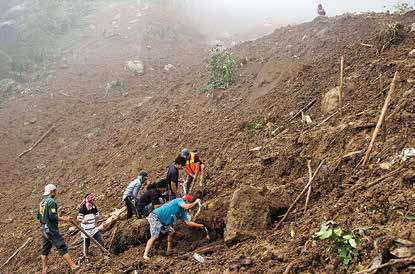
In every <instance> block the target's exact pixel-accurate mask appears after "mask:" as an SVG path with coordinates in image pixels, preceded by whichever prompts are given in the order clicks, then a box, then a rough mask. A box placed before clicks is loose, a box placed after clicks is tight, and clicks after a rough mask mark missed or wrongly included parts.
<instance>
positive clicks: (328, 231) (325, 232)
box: [320, 229, 333, 240]
mask: <svg viewBox="0 0 415 274" xmlns="http://www.w3.org/2000/svg"><path fill="white" fill-rule="evenodd" d="M331 235H333V230H332V229H329V230H327V231H324V233H323V234H321V236H320V240H324V239H328V238H330V237H331Z"/></svg>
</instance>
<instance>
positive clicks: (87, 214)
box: [77, 193, 104, 258]
mask: <svg viewBox="0 0 415 274" xmlns="http://www.w3.org/2000/svg"><path fill="white" fill-rule="evenodd" d="M94 200H95V195H94V194H92V193H91V194H88V195H86V196H85V199H84V200H83V201H82V203H81V204H80V206H79V213H78V218H77V219H78V221H79V222H80V223H81V227H82V228H83V229H85V232H87V233H88V234H89V235H90V236H92V237H93V238H94V239H95V240H97V242H98V243H100V244H101V245H104V242H103V240H102V236H101V233H100V232H99V231H98V228H97V225H96V221H95V219H96V217H98V216H99V212H98V209H97V207H96V206H95V203H94ZM81 236H82V238H83V239H84V256H85V258H86V257H88V249H89V246H90V244H91V240H90V239H89V238H88V237H87V236H86V235H85V234H84V233H82V232H81Z"/></svg>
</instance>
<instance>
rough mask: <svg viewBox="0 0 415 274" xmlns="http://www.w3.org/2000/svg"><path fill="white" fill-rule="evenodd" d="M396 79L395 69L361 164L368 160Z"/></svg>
mask: <svg viewBox="0 0 415 274" xmlns="http://www.w3.org/2000/svg"><path fill="white" fill-rule="evenodd" d="M398 79H399V72H398V71H397V72H395V76H394V77H393V80H392V83H391V86H390V89H389V92H388V95H387V96H386V99H385V102H384V104H383V108H382V111H381V113H380V116H379V120H378V123H377V125H376V128H375V131H374V132H373V135H372V139H371V140H370V144H369V147H368V148H367V151H366V154H365V157H364V158H363V164H362V165H363V166H366V165H367V163H368V161H369V158H370V153H371V152H372V148H373V144H374V143H375V140H376V137H377V136H378V134H379V130H380V129H381V127H382V123H383V121H384V119H385V114H386V110H387V109H388V106H389V102H390V100H391V98H392V94H393V93H394V92H395V89H396V83H397V82H398Z"/></svg>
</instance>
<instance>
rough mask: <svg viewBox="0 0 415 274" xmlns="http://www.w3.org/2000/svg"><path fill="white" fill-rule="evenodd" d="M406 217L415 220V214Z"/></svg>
mask: <svg viewBox="0 0 415 274" xmlns="http://www.w3.org/2000/svg"><path fill="white" fill-rule="evenodd" d="M406 219H408V220H410V221H415V216H412V215H410V216H406Z"/></svg>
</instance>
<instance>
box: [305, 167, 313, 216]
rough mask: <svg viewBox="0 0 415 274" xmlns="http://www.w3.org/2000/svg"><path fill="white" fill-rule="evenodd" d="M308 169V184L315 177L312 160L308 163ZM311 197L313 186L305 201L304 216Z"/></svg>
mask: <svg viewBox="0 0 415 274" xmlns="http://www.w3.org/2000/svg"><path fill="white" fill-rule="evenodd" d="M307 167H308V182H310V180H311V177H313V171H312V170H311V160H308V161H307ZM310 195H311V185H310V186H309V187H308V192H307V198H306V199H305V206H304V214H305V212H306V211H307V207H308V202H309V201H310Z"/></svg>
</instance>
